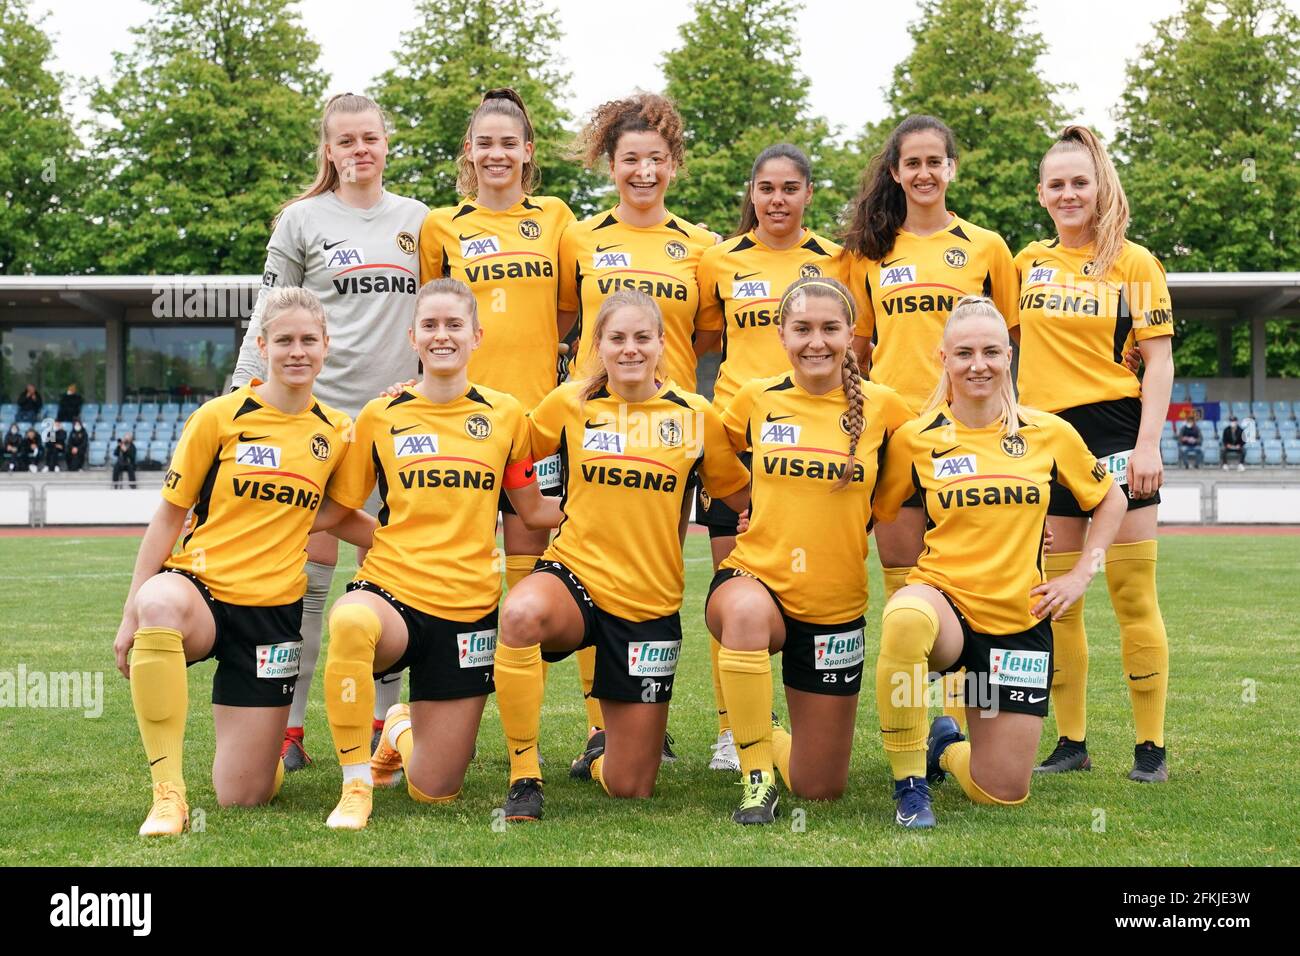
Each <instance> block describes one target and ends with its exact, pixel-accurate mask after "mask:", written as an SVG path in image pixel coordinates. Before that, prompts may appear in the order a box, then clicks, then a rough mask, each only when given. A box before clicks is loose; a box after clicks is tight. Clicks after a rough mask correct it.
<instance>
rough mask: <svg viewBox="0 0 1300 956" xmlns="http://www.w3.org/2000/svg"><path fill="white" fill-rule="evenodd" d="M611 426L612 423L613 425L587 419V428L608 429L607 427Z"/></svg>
mask: <svg viewBox="0 0 1300 956" xmlns="http://www.w3.org/2000/svg"><path fill="white" fill-rule="evenodd" d="M612 424H614V423H613V422H593V421H592V420H591V419H587V427H588V428H608V427H609V426H610V425H612Z"/></svg>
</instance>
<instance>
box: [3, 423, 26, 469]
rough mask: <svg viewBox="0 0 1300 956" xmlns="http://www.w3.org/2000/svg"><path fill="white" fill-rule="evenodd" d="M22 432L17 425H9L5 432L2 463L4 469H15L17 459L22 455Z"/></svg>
mask: <svg viewBox="0 0 1300 956" xmlns="http://www.w3.org/2000/svg"><path fill="white" fill-rule="evenodd" d="M22 446H23V433H22V432H20V431H19V430H18V426H17V425H16V424H15V425H10V426H9V431H8V432H7V433H6V434H5V445H4V464H5V471H17V470H18V459H19V457H20V456H21V455H22Z"/></svg>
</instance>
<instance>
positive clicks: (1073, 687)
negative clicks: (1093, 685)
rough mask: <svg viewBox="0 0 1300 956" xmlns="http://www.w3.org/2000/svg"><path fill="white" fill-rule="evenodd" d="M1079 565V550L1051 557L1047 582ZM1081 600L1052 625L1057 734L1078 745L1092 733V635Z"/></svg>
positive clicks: (1053, 703)
mask: <svg viewBox="0 0 1300 956" xmlns="http://www.w3.org/2000/svg"><path fill="white" fill-rule="evenodd" d="M1078 563H1079V552H1078V551H1062V552H1059V553H1055V554H1049V555H1047V561H1046V564H1045V567H1044V570H1045V571H1046V572H1047V580H1049V581H1051V580H1052V579H1053V578H1059V577H1060V576H1061V575H1063V574H1068V573H1069V572H1070V570H1071V569H1072V568H1073V567H1074V566H1075V565H1076V564H1078ZM1086 597H1087V595H1084V597H1080V598H1079V600H1077V601H1075V602H1074V603H1073V604H1071V605H1070V607H1069V608H1067V609H1066V612H1065V613H1064V614H1062V615H1061V618H1060V620H1057V621H1053V622H1052V658H1053V661H1052V663H1053V667H1054V669H1053V671H1052V710H1053V711H1055V712H1056V732H1057V733H1058V734H1059V735H1060V736H1062V737H1068V738H1069V739H1070V740H1073V741H1075V742H1076V743H1082V742H1083V739H1084V738H1085V737H1086V736H1087V734H1088V633H1087V631H1086V630H1085V629H1084V626H1083V602H1084V598H1086Z"/></svg>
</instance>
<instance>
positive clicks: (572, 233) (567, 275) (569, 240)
mask: <svg viewBox="0 0 1300 956" xmlns="http://www.w3.org/2000/svg"><path fill="white" fill-rule="evenodd" d="M582 244H583V243H582V236H581V235H580V234H579V233H578V230H576V229H573V228H571V227H569V228H566V229H565V231H564V234H563V235H562V236H560V253H559V259H560V282H559V290H558V296H559V305H560V311H561V312H577V311H578V310H579V309H580V308H581V307H582V299H581V298H580V297H579V295H578V255H579V251H580V248H581V246H582ZM593 320H594V317H593Z"/></svg>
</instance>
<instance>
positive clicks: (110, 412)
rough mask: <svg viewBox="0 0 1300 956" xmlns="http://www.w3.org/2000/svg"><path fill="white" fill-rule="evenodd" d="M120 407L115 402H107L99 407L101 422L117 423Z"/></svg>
mask: <svg viewBox="0 0 1300 956" xmlns="http://www.w3.org/2000/svg"><path fill="white" fill-rule="evenodd" d="M117 412H118V407H117V405H116V404H115V403H114V402H105V403H104V404H103V405H100V406H99V420H100V421H104V422H115V421H117Z"/></svg>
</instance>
